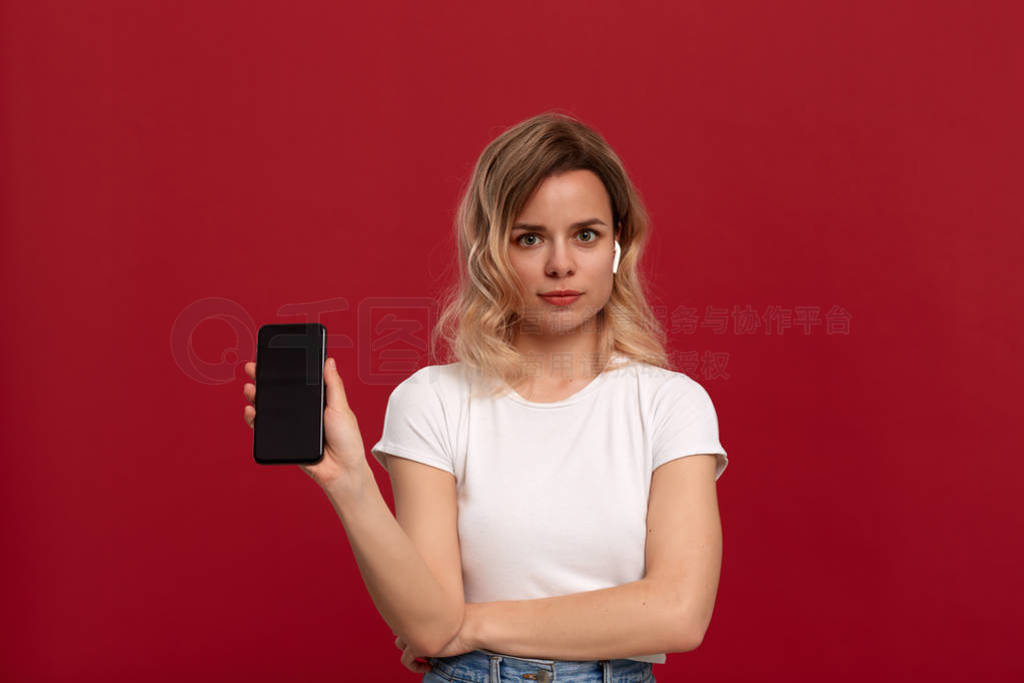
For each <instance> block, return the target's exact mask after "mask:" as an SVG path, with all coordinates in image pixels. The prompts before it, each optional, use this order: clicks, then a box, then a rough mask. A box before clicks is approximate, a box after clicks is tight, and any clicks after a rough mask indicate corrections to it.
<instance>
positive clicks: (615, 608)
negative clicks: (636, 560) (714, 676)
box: [441, 454, 722, 660]
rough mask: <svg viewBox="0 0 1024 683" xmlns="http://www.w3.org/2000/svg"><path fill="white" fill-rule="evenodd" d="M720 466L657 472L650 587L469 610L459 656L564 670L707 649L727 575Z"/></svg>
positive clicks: (667, 467) (682, 461) (704, 463)
mask: <svg viewBox="0 0 1024 683" xmlns="http://www.w3.org/2000/svg"><path fill="white" fill-rule="evenodd" d="M715 465H716V456H715V455H713V454H700V455H688V456H685V457H680V458H676V459H675V460H670V461H669V462H666V463H665V464H663V465H661V466H660V467H658V468H657V469H656V470H654V473H653V474H652V475H651V491H650V497H649V500H648V506H647V538H646V573H645V575H644V578H642V579H640V580H639V581H632V582H630V583H626V584H622V585H620V586H615V587H613V588H604V589H600V590H594V591H585V592H582V593H572V594H570V595H561V596H558V597H553V598H542V599H537V600H509V601H500V602H484V603H475V604H473V605H472V608H470V605H467V611H466V617H465V621H464V623H463V631H462V633H461V634H460V638H461V639H462V643H461V645H460V646H458V647H471V648H472V649H477V648H484V649H489V650H494V651H496V652H504V653H506V654H509V655H512V656H514V657H515V656H519V657H537V658H545V659H565V660H590V659H617V658H620V657H629V656H633V655H640V654H655V653H661V652H687V651H689V650H694V649H696V648H697V647H699V646H700V644H701V642H702V641H703V639H704V633H705V632H706V631H707V628H708V624H709V623H710V621H711V613H712V610H713V609H714V604H715V596H716V594H717V592H718V579H719V574H720V571H721V565H722V526H721V520H720V518H719V513H718V497H717V494H716V489H715V479H714V474H715ZM463 651H465V650H463ZM441 656H444V654H443V653H442V655H441Z"/></svg>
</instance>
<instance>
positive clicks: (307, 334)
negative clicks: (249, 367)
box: [252, 323, 327, 465]
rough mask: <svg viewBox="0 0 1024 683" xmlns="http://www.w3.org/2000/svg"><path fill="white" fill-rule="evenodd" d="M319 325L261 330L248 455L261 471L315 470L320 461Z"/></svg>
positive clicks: (323, 344) (322, 343)
mask: <svg viewBox="0 0 1024 683" xmlns="http://www.w3.org/2000/svg"><path fill="white" fill-rule="evenodd" d="M326 353H327V328H325V327H324V326H323V325H321V324H320V323H306V324H291V325H263V326H262V327H260V329H259V332H258V333H257V335H256V399H255V401H254V402H253V403H254V406H255V408H256V418H255V421H254V422H253V441H252V455H253V458H254V459H255V460H256V462H257V463H258V464H260V465H314V464H316V463H318V462H320V461H321V460H322V459H323V457H324V408H326V406H327V394H326V392H325V391H324V362H325V361H326V360H327V356H326V355H325V354H326Z"/></svg>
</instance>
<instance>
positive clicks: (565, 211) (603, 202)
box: [509, 170, 615, 335]
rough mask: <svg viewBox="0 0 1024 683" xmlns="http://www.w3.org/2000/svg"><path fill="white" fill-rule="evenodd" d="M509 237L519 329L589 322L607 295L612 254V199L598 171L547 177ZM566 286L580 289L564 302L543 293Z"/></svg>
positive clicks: (556, 330) (546, 331)
mask: <svg viewBox="0 0 1024 683" xmlns="http://www.w3.org/2000/svg"><path fill="white" fill-rule="evenodd" d="M510 240H511V243H510V244H509V259H510V260H511V262H512V267H513V268H514V269H515V271H516V273H517V274H518V275H519V279H520V280H521V281H522V283H523V291H522V294H523V298H524V300H525V301H526V310H525V311H524V314H523V323H522V327H521V328H520V333H521V334H527V335H553V334H567V333H571V332H575V331H578V330H579V328H580V326H581V325H583V324H585V323H586V324H590V323H592V322H593V320H594V316H595V315H596V314H597V313H598V311H600V310H601V309H602V308H604V305H605V304H606V303H607V302H608V299H609V297H611V293H612V283H613V277H614V276H613V275H612V261H613V260H614V257H615V251H614V246H613V244H614V231H613V225H612V209H611V199H610V198H609V197H608V192H607V191H606V190H605V188H604V184H603V183H602V182H601V179H600V178H598V176H597V174H595V173H594V172H593V171H588V170H574V171H566V172H564V173H561V174H559V175H555V176H549V177H548V178H546V179H545V180H544V181H543V182H542V183H541V184H540V186H538V188H537V190H536V191H535V192H534V194H533V196H531V197H530V199H529V201H528V202H527V203H526V206H525V207H523V210H522V212H521V213H520V214H519V216H517V217H516V220H515V222H514V223H513V228H512V233H511V237H510ZM565 289H569V290H575V291H577V292H580V295H579V296H578V297H576V298H575V299H574V300H572V301H571V302H569V303H564V302H558V303H556V302H555V301H553V300H552V299H549V298H545V297H544V296H542V295H543V294H545V293H547V292H551V291H553V290H565ZM559 303H563V304H564V305H558V304H559Z"/></svg>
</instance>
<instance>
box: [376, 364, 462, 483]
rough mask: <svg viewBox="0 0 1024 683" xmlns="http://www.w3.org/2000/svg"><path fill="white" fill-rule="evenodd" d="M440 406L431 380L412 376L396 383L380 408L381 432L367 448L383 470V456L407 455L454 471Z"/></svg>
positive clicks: (441, 406) (446, 470) (385, 464)
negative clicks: (381, 412)
mask: <svg viewBox="0 0 1024 683" xmlns="http://www.w3.org/2000/svg"><path fill="white" fill-rule="evenodd" d="M444 417H445V416H444V406H443V404H442V403H441V397H440V396H439V395H438V393H437V390H436V388H435V386H434V382H430V381H425V380H423V379H422V378H417V376H416V375H414V376H412V377H410V378H408V379H406V380H405V381H404V382H402V383H401V384H399V385H398V386H396V387H395V388H394V389H393V390H392V392H391V396H389V397H388V405H387V409H386V410H385V411H384V430H383V431H384V433H383V434H382V436H381V438H380V440H379V441H378V442H377V443H376V444H374V446H373V447H372V448H371V449H370V453H372V454H373V457H375V458H376V459H377V462H379V463H380V464H381V467H383V468H384V469H385V470H386V469H388V457H387V455H388V454H390V455H395V456H398V457H401V458H408V459H410V460H415V461H416V462H422V463H424V464H426V465H430V466H432V467H437V468H438V469H442V470H444V471H445V472H449V473H451V474H452V475H454V474H455V466H454V458H453V456H452V452H451V448H450V446H449V443H450V442H449V439H448V433H447V428H446V422H445V419H444Z"/></svg>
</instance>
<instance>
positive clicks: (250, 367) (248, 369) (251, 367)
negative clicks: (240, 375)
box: [244, 361, 256, 379]
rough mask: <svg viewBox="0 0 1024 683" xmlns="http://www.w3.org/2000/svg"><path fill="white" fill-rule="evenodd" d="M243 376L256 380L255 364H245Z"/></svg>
mask: <svg viewBox="0 0 1024 683" xmlns="http://www.w3.org/2000/svg"><path fill="white" fill-rule="evenodd" d="M244 368H245V374H247V375H249V377H250V378H251V379H256V363H254V362H253V361H249V362H248V363H246V364H245V366H244Z"/></svg>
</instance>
